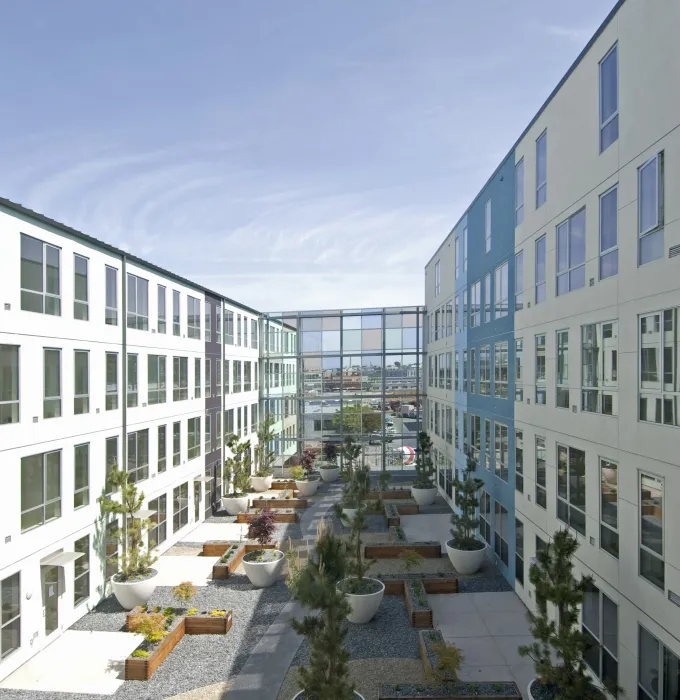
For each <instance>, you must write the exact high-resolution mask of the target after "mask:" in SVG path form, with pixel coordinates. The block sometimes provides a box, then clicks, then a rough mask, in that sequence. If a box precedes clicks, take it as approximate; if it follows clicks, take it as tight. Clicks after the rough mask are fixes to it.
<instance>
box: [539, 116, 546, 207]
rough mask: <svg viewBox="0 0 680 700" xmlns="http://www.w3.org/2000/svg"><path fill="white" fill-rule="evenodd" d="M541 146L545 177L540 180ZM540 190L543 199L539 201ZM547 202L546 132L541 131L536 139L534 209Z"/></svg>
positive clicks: (544, 130)
mask: <svg viewBox="0 0 680 700" xmlns="http://www.w3.org/2000/svg"><path fill="white" fill-rule="evenodd" d="M541 144H545V145H544V151H545V155H544V161H545V177H544V178H543V180H541V179H540V154H539V149H540V147H541ZM541 190H542V191H543V199H541ZM547 201H548V130H547V129H543V131H542V132H541V133H540V135H539V136H538V138H537V139H536V209H540V208H541V207H542V206H543V205H544V204H545V203H546V202H547Z"/></svg>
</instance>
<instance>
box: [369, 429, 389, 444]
mask: <svg viewBox="0 0 680 700" xmlns="http://www.w3.org/2000/svg"><path fill="white" fill-rule="evenodd" d="M384 439H385V442H392V436H391V435H385V438H384ZM382 441H383V435H382V433H380V432H378V431H375V432H373V433H371V434H370V435H369V436H368V444H369V445H380V443H381V442H382Z"/></svg>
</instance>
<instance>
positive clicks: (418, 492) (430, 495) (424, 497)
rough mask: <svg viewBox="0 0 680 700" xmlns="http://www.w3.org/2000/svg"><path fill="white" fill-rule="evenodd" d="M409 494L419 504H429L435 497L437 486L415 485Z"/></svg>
mask: <svg viewBox="0 0 680 700" xmlns="http://www.w3.org/2000/svg"><path fill="white" fill-rule="evenodd" d="M411 495H412V496H413V498H414V499H415V501H416V503H417V504H418V505H419V506H431V505H432V504H433V503H434V501H435V499H436V498H437V487H436V486H433V487H432V488H431V489H417V488H416V487H415V486H412V487H411Z"/></svg>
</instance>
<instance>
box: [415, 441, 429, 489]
mask: <svg viewBox="0 0 680 700" xmlns="http://www.w3.org/2000/svg"><path fill="white" fill-rule="evenodd" d="M431 450H432V440H431V439H430V436H429V435H428V434H427V433H426V432H425V431H424V430H423V431H421V432H420V433H418V449H417V455H416V479H415V483H414V484H413V485H414V486H415V487H416V488H417V489H429V488H433V487H434V484H433V483H432V475H433V474H434V464H433V463H432V456H431V454H430V452H431Z"/></svg>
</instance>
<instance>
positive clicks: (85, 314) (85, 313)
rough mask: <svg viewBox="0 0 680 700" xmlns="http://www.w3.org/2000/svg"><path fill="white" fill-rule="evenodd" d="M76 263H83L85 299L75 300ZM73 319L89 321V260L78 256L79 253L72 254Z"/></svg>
mask: <svg viewBox="0 0 680 700" xmlns="http://www.w3.org/2000/svg"><path fill="white" fill-rule="evenodd" d="M78 261H83V262H84V263H85V299H78V298H77V293H78V292H77V288H78V271H77V264H78ZM81 276H82V275H81ZM78 309H80V311H78ZM79 313H80V314H82V316H79V315H78V314H79ZM73 319H74V320H75V321H89V320H90V260H89V258H86V257H85V256H84V255H80V253H74V254H73Z"/></svg>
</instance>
